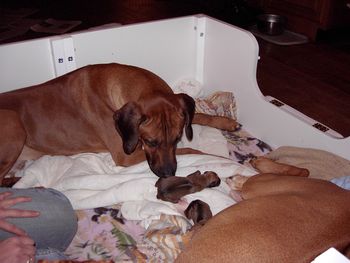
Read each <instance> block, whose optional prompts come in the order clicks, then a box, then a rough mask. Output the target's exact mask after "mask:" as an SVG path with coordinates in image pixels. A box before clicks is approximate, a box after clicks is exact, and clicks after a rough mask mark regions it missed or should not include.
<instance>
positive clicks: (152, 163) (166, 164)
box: [145, 148, 177, 178]
mask: <svg viewBox="0 0 350 263" xmlns="http://www.w3.org/2000/svg"><path fill="white" fill-rule="evenodd" d="M145 154H146V159H147V162H148V165H149V167H150V169H151V170H152V172H153V173H154V174H155V175H157V176H158V177H160V178H167V177H170V176H174V175H175V173H176V169H177V161H176V155H175V148H174V149H170V150H168V149H164V150H158V151H153V152H149V151H147V150H146V149H145Z"/></svg>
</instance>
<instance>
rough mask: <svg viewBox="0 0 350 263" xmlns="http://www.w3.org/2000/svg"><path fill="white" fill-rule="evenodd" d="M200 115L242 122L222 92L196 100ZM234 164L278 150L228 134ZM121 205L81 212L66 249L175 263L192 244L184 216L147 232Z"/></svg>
mask: <svg viewBox="0 0 350 263" xmlns="http://www.w3.org/2000/svg"><path fill="white" fill-rule="evenodd" d="M196 111H197V112H202V113H208V114H213V115H220V116H227V117H232V118H236V104H235V100H234V96H233V94H232V93H229V92H218V93H215V94H213V95H212V96H210V97H208V98H205V99H197V100H196ZM222 133H223V135H224V136H225V138H226V139H227V142H228V143H227V147H228V151H229V156H230V158H231V159H232V160H234V161H236V162H238V163H240V164H244V165H247V166H249V161H250V160H251V159H253V158H255V157H256V156H260V155H264V154H266V153H268V152H270V151H271V150H272V149H271V148H270V147H269V146H268V145H267V144H265V143H264V142H262V141H261V140H259V139H257V138H255V137H254V136H252V135H250V134H249V133H248V132H246V131H245V130H244V129H243V127H240V128H239V129H237V130H236V131H235V132H224V131H223V132H222ZM120 208H121V204H115V205H112V206H107V207H99V208H94V209H84V210H77V211H76V213H77V216H78V232H77V234H76V236H75V238H74V239H73V241H72V243H71V244H70V246H69V247H68V249H67V250H66V255H67V256H69V258H71V259H72V260H89V259H94V260H113V261H114V262H173V261H174V260H175V258H176V257H177V255H178V254H179V253H180V252H181V250H182V248H183V247H184V245H185V244H186V243H187V242H189V239H190V235H191V234H190V232H189V231H188V230H189V229H190V228H191V227H192V222H190V221H189V220H187V219H186V218H184V217H182V216H178V215H165V214H164V215H161V217H160V219H158V220H153V221H152V222H151V224H150V225H149V226H148V227H147V229H146V228H145V227H144V226H143V225H142V224H141V221H138V220H126V219H125V218H123V216H122V214H121V211H120Z"/></svg>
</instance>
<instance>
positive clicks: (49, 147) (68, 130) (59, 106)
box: [0, 64, 237, 182]
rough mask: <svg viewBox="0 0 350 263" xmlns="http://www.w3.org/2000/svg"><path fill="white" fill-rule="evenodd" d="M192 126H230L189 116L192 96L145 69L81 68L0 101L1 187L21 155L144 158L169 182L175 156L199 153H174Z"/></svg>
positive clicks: (118, 159) (6, 95)
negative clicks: (107, 154) (104, 154)
mask: <svg viewBox="0 0 350 263" xmlns="http://www.w3.org/2000/svg"><path fill="white" fill-rule="evenodd" d="M192 123H196V124H201V125H208V126H212V127H215V128H220V129H225V130H234V129H235V127H236V126H237V123H236V122H235V121H234V120H232V119H229V118H225V117H218V116H208V115H204V114H195V102H194V100H193V99H192V98H191V97H189V96H188V95H185V94H174V93H173V91H172V90H171V88H170V87H169V86H168V85H167V84H166V83H165V82H164V81H163V80H162V79H161V78H159V77H158V76H156V75H155V74H153V73H151V72H149V71H147V70H145V69H141V68H137V67H133V66H127V65H120V64H101V65H92V66H87V67H84V68H81V69H78V70H76V71H73V72H71V73H68V74H66V75H64V76H61V77H58V78H56V79H53V80H51V81H48V82H46V83H43V84H40V85H36V86H32V87H29V88H24V89H20V90H15V91H12V92H7V93H3V94H0V126H1V132H0V182H1V180H2V179H3V177H4V176H5V175H6V173H7V172H8V171H9V170H10V169H11V167H12V166H13V165H14V163H15V162H16V160H17V159H18V158H19V156H20V155H21V153H22V156H23V153H24V152H28V149H29V157H32V156H33V153H35V157H36V158H37V157H38V156H41V155H43V154H52V155H72V154H77V153H82V152H106V151H108V152H110V153H111V155H112V157H113V160H114V161H115V163H116V164H117V165H122V166H129V165H132V164H136V163H139V162H141V161H143V160H145V159H147V161H148V163H149V166H150V168H151V170H152V171H153V172H154V173H155V174H156V175H157V176H159V177H167V176H172V175H174V174H175V171H176V168H177V167H176V157H175V154H185V153H198V151H195V150H192V149H176V145H177V143H178V141H179V140H180V139H181V136H182V133H183V130H185V133H186V136H187V137H188V138H189V139H191V138H192V133H193V132H192V127H191V124H192ZM116 130H117V131H118V132H117V131H116ZM24 145H25V147H24ZM142 149H143V150H142ZM22 156H20V157H21V158H22Z"/></svg>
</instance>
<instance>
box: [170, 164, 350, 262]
mask: <svg viewBox="0 0 350 263" xmlns="http://www.w3.org/2000/svg"><path fill="white" fill-rule="evenodd" d="M259 162H260V165H262V166H263V167H264V169H266V168H267V167H268V166H271V167H270V168H271V169H275V168H276V167H277V166H280V165H281V164H277V166H275V165H273V164H272V163H271V162H265V161H264V160H259V161H258V163H259ZM280 168H281V167H280ZM287 168H288V167H287ZM287 168H286V167H285V170H284V171H288V169H287ZM289 168H293V169H292V174H293V175H294V176H291V175H281V174H267V173H265V174H259V175H256V176H253V177H250V178H249V179H248V180H247V178H245V179H244V180H237V181H239V182H241V183H242V184H241V185H242V189H241V191H242V192H241V194H242V198H243V201H241V202H239V203H238V204H236V205H233V206H231V207H229V208H227V209H225V210H224V211H222V212H220V213H219V214H217V215H215V216H214V217H213V218H211V219H209V220H208V221H207V222H206V224H205V225H204V226H203V227H197V228H195V229H196V230H195V231H194V236H193V238H192V240H191V242H190V244H189V245H188V247H186V249H185V250H184V252H182V253H181V254H180V255H179V257H178V258H177V260H176V262H178V263H179V262H185V263H191V262H240V263H244V262H249V263H252V262H259V263H263V262H286V263H288V262H290V263H295V262H298V263H299V262H308V263H310V262H311V261H312V260H313V259H314V258H315V257H316V256H318V255H319V254H321V253H322V252H324V251H326V250H327V249H328V248H330V247H335V248H336V249H338V250H339V251H340V252H342V253H344V254H346V255H347V256H350V191H348V190H344V189H342V188H340V187H338V186H336V185H335V184H333V183H331V182H328V181H324V180H319V179H311V178H307V177H305V171H303V170H304V169H300V171H299V173H298V172H297V171H296V170H295V169H294V168H295V167H289ZM295 175H301V176H295ZM198 229H199V230H198Z"/></svg>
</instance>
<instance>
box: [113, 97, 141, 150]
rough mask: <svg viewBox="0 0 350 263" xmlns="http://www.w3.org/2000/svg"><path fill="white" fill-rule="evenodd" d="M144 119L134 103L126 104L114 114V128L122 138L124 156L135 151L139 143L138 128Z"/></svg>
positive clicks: (138, 107)
mask: <svg viewBox="0 0 350 263" xmlns="http://www.w3.org/2000/svg"><path fill="white" fill-rule="evenodd" d="M145 118H146V117H145V116H144V115H143V114H142V111H141V108H140V106H139V105H138V104H136V103H135V102H128V103H126V104H125V105H124V106H123V107H121V108H120V109H119V110H117V111H116V112H115V113H114V115H113V119H114V122H115V128H116V129H117V131H118V133H119V135H120V136H121V137H122V140H123V149H124V152H125V153H126V154H131V153H132V152H133V151H134V150H135V148H136V145H137V143H138V141H139V126H140V123H141V122H143V121H144V120H145Z"/></svg>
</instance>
